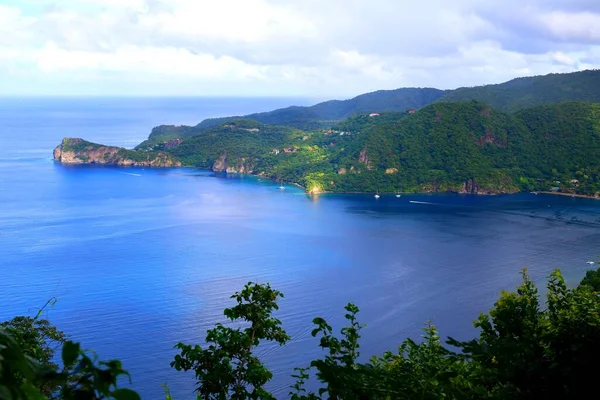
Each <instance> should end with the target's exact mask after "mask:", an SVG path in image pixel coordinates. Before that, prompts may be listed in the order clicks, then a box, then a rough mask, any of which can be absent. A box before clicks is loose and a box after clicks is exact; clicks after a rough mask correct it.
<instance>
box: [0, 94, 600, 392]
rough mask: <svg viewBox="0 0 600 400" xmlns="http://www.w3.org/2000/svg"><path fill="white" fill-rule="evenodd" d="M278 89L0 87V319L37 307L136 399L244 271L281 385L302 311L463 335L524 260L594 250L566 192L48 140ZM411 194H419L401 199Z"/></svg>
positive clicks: (106, 134) (567, 269)
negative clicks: (125, 376)
mask: <svg viewBox="0 0 600 400" xmlns="http://www.w3.org/2000/svg"><path fill="white" fill-rule="evenodd" d="M290 102H296V103H297V104H306V102H307V101H306V100H290V99H261V100H249V99H100V100H99V99H77V100H65V99H63V100H56V99H54V100H53V99H44V100H15V99H12V100H6V99H5V100H0V121H1V127H0V144H1V146H0V189H1V190H0V204H2V207H1V208H0V253H1V254H2V264H1V265H2V266H1V268H0V320H5V319H8V318H11V317H13V316H15V315H22V314H33V313H35V308H36V307H39V306H41V305H43V304H44V303H45V302H46V300H47V299H48V298H50V297H52V296H55V297H56V298H58V303H57V304H56V306H54V307H53V308H52V309H51V310H50V311H49V313H48V316H49V318H50V319H51V320H52V321H53V322H54V323H55V324H56V325H58V327H59V328H60V329H63V330H64V331H66V332H67V333H69V334H70V335H71V336H72V337H73V338H74V339H76V340H79V341H81V342H83V344H84V346H85V347H87V348H90V349H94V350H95V351H96V352H97V353H98V355H99V356H100V357H101V358H103V359H106V358H111V357H118V358H120V359H122V360H123V362H124V364H125V367H126V368H127V369H129V370H130V372H131V373H132V376H133V386H134V387H135V388H136V389H138V390H139V391H140V392H141V393H142V394H143V397H144V398H149V399H157V398H160V397H161V394H162V389H161V387H160V384H162V383H165V382H167V383H169V385H170V386H171V389H172V392H173V394H174V395H176V398H178V399H189V398H193V397H194V396H193V393H192V390H193V377H192V376H191V375H186V374H184V373H177V372H175V371H173V370H171V369H170V368H169V362H170V361H171V359H172V358H173V355H174V354H175V351H174V350H173V345H174V344H175V343H176V342H178V341H186V342H201V341H202V339H203V338H204V334H205V330H206V329H207V328H208V327H211V326H212V325H214V323H215V322H217V321H222V320H223V318H222V314H221V313H222V309H223V308H224V307H227V306H229V305H231V302H230V301H229V299H228V298H229V296H230V295H231V294H232V293H233V292H234V291H236V290H239V289H240V288H241V287H242V286H243V285H244V283H246V282H248V281H250V280H252V281H258V282H270V283H271V285H272V286H273V287H275V288H277V289H279V290H281V291H283V292H284V293H285V295H286V297H285V298H284V299H283V300H282V301H281V310H280V312H279V313H278V317H279V318H280V319H281V320H282V321H283V324H284V327H285V328H286V329H287V330H288V333H290V335H291V336H292V338H293V339H292V341H291V342H290V343H289V344H288V345H287V346H285V347H284V348H278V347H272V346H266V347H265V348H262V349H261V350H260V351H259V353H260V354H261V355H262V356H263V357H264V359H265V360H266V362H267V363H268V364H269V365H270V366H271V368H272V370H273V371H274V372H275V378H274V380H273V383H272V385H271V388H272V389H273V390H274V391H275V392H276V394H277V396H278V397H285V396H286V394H287V392H288V389H287V387H288V386H289V385H290V383H291V379H290V378H289V376H290V374H291V372H292V369H293V367H295V366H305V365H306V364H307V363H308V362H309V360H311V359H313V358H316V357H319V356H320V355H321V354H322V353H321V352H320V350H319V348H318V346H317V345H318V343H317V341H316V340H315V339H313V338H312V337H311V336H310V330H311V325H310V321H311V320H312V318H313V317H315V316H323V317H326V318H328V319H330V320H331V321H332V322H333V324H334V326H336V327H340V326H341V325H340V324H341V323H342V322H343V321H342V316H343V312H342V307H343V306H344V304H345V303H347V302H348V301H353V302H355V303H356V304H357V305H359V307H360V308H361V320H362V321H363V322H366V323H367V325H368V326H367V328H366V329H365V331H364V340H363V345H362V348H361V349H362V354H363V355H364V356H369V355H371V354H376V353H381V352H382V351H384V350H388V349H392V348H394V347H395V346H396V345H397V344H398V343H399V342H400V341H401V340H403V339H404V338H405V337H407V336H413V337H417V336H418V335H419V334H420V328H421V327H422V325H423V324H424V323H425V322H426V321H427V320H429V319H431V320H433V322H434V323H435V324H436V325H438V327H439V328H440V330H441V333H442V335H443V336H447V335H451V336H455V337H458V338H468V337H470V336H471V335H473V334H474V331H473V328H472V325H471V321H472V320H473V319H474V318H476V316H477V315H478V313H479V312H480V311H483V310H487V309H488V308H489V307H490V306H491V305H492V304H493V302H494V300H495V299H496V298H497V296H498V293H499V291H500V290H502V289H511V288H513V287H514V286H515V285H516V284H517V283H518V282H519V270H520V268H521V267H523V266H527V267H528V268H529V271H530V273H531V275H532V276H533V277H534V279H536V280H537V281H540V282H543V280H544V278H545V277H546V276H547V275H548V274H549V272H550V271H551V270H552V269H553V268H555V267H560V268H562V269H563V272H564V274H565V275H566V277H567V279H568V281H569V282H570V283H571V284H575V283H577V282H578V280H579V279H581V277H582V276H583V275H584V274H585V271H586V270H587V269H588V266H587V265H586V264H585V262H586V261H588V260H589V259H596V258H597V255H598V254H599V253H600V251H599V250H598V244H599V243H600V229H599V228H600V202H598V201H594V200H586V199H576V198H570V197H559V196H544V195H538V196H534V195H530V194H522V195H515V196H490V197H476V196H459V195H414V196H403V197H401V198H400V199H398V198H396V197H394V196H386V195H384V196H382V198H381V199H379V200H375V199H374V198H373V196H372V195H324V196H319V197H310V196H307V195H305V194H304V193H302V191H300V190H299V189H297V188H294V187H287V188H286V190H284V191H280V190H278V188H277V187H278V185H276V184H274V183H272V182H269V181H267V180H261V179H257V178H254V177H244V176H229V177H228V176H223V175H218V176H216V175H214V174H213V173H211V172H208V171H200V170H195V169H189V168H177V169H164V170H163V169H148V168H146V169H142V168H111V167H89V166H78V167H68V166H61V165H57V164H54V163H53V162H52V160H51V153H52V149H53V147H54V146H55V145H56V144H57V143H58V142H59V141H60V139H61V138H62V136H82V137H85V138H86V139H89V140H93V141H98V142H102V143H108V144H115V145H125V146H133V145H135V144H136V143H137V142H139V141H141V140H142V139H143V138H144V137H145V136H146V135H147V134H148V132H149V130H150V128H151V127H152V126H154V125H157V124H159V123H196V122H199V121H200V120H201V119H202V118H204V117H207V116H218V115H229V114H243V113H248V112H253V111H261V110H268V109H271V108H275V107H279V106H284V105H287V104H289V103H290ZM411 201H419V202H424V203H425V204H420V203H412V202H411Z"/></svg>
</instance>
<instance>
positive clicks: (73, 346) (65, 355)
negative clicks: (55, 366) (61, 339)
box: [62, 341, 80, 368]
mask: <svg viewBox="0 0 600 400" xmlns="http://www.w3.org/2000/svg"><path fill="white" fill-rule="evenodd" d="M79 351H80V345H79V343H74V342H71V341H68V342H65V344H64V345H63V349H62V361H63V364H64V366H65V367H66V368H68V367H70V366H71V365H73V364H74V363H75V361H76V360H77V357H78V356H79Z"/></svg>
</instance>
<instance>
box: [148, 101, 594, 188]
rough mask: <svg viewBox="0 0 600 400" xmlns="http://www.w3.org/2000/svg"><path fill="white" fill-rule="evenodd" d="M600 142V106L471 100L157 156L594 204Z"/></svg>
mask: <svg viewBox="0 0 600 400" xmlns="http://www.w3.org/2000/svg"><path fill="white" fill-rule="evenodd" d="M599 137H600V104H594V103H582V102H569V103H561V104H555V105H548V106H540V107H534V108H531V109H527V110H523V111H521V112H519V113H517V114H505V113H501V112H498V111H495V110H493V109H492V108H491V107H489V106H488V105H486V104H484V103H480V102H476V101H470V102H465V103H454V102H449V103H435V104H432V105H429V106H427V107H424V108H422V109H420V110H418V111H413V112H410V113H409V112H399V113H394V112H389V113H380V114H378V115H375V116H370V115H369V114H360V115H356V116H353V117H350V118H348V119H346V120H344V121H343V122H341V123H339V124H337V125H334V126H333V127H332V128H331V129H322V130H318V131H312V132H303V131H300V130H297V129H294V128H290V127H286V126H276V125H265V124H261V123H259V122H256V121H253V120H238V121H232V122H229V123H227V124H225V125H221V126H217V127H213V128H210V129H207V130H205V131H203V132H202V133H200V134H198V135H196V136H192V137H189V138H184V139H183V140H182V141H181V143H179V144H177V145H176V146H174V147H172V148H170V149H167V148H166V147H165V146H166V142H161V143H156V144H154V145H153V146H151V147H150V149H151V150H161V151H167V152H169V153H170V154H173V155H174V156H176V157H178V158H179V159H180V160H181V161H182V162H183V163H184V164H185V165H191V166H197V167H201V168H212V169H214V170H215V171H227V172H243V173H254V174H259V175H263V176H267V177H270V178H273V179H277V180H283V181H287V182H295V183H298V184H300V185H302V186H304V187H305V188H306V189H307V190H308V191H311V192H319V191H338V192H374V191H380V192H395V191H403V192H444V191H450V192H463V193H513V192H517V191H548V190H551V189H552V190H558V191H561V192H566V193H577V194H585V195H592V196H593V195H596V194H598V193H599V192H600V160H599V159H598V157H597V154H600V141H599V140H598V138H599ZM141 153H142V154H143V152H141Z"/></svg>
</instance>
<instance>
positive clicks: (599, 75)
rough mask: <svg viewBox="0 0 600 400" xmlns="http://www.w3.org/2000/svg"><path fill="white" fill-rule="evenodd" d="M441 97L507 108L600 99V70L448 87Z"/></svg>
mask: <svg viewBox="0 0 600 400" xmlns="http://www.w3.org/2000/svg"><path fill="white" fill-rule="evenodd" d="M439 100H440V101H468V100H479V101H482V102H484V103H486V104H489V105H490V106H492V107H493V108H495V109H497V110H501V111H506V112H515V111H518V110H522V109H525V108H528V107H534V106H539V105H545V104H552V103H560V102H564V101H573V100H577V101H591V102H600V70H588V71H581V72H573V73H569V74H549V75H543V76H532V77H526V78H516V79H513V80H510V81H508V82H505V83H500V84H497V85H485V86H476V87H465V88H459V89H456V90H451V91H447V92H446V93H445V94H444V95H443V96H442V97H441V98H440V99H439Z"/></svg>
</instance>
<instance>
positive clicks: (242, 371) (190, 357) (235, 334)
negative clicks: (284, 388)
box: [171, 282, 289, 400]
mask: <svg viewBox="0 0 600 400" xmlns="http://www.w3.org/2000/svg"><path fill="white" fill-rule="evenodd" d="M279 297H283V294H282V293H281V292H279V291H277V290H273V289H271V286H270V285H269V284H266V285H261V284H255V283H252V282H249V283H248V284H246V286H245V287H244V289H243V290H242V291H241V292H237V293H235V294H234V295H233V296H231V298H232V299H235V300H236V302H237V305H235V306H234V307H232V308H227V309H225V311H224V313H223V314H224V315H225V316H226V317H227V318H229V319H230V320H231V321H243V322H245V323H246V325H248V324H249V326H246V327H244V328H233V327H227V326H224V325H222V324H220V323H219V324H217V325H216V326H215V328H214V329H210V330H209V331H208V332H207V334H206V343H207V344H208V345H207V346H206V347H205V348H202V347H201V346H199V345H195V346H192V345H187V344H183V343H178V344H177V345H176V346H175V347H176V348H177V349H179V350H181V353H180V354H178V355H176V356H175V360H174V361H173V362H172V363H171V366H172V367H174V368H175V369H176V370H178V371H181V370H183V371H188V370H193V371H194V372H195V374H196V379H197V380H198V387H197V389H196V390H197V392H198V396H199V398H203V399H226V398H231V399H239V400H241V399H274V397H273V395H272V394H271V393H269V392H268V391H267V390H266V389H265V388H264V386H265V384H266V383H267V382H268V381H269V380H270V379H271V378H272V377H273V374H272V373H271V371H269V369H268V368H267V367H266V366H265V365H264V364H263V363H262V362H261V361H260V360H259V359H258V357H256V356H255V355H254V354H253V353H252V352H253V350H254V349H255V348H256V347H257V346H258V345H259V344H260V341H263V340H264V341H270V342H275V343H278V344H280V345H283V344H285V343H286V342H287V341H288V340H289V336H288V335H287V333H286V332H285V331H284V330H283V328H282V327H281V321H279V320H278V319H276V318H273V317H272V316H271V314H272V313H273V311H274V310H278V309H279V306H278V305H277V298H279Z"/></svg>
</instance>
